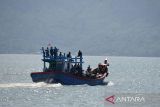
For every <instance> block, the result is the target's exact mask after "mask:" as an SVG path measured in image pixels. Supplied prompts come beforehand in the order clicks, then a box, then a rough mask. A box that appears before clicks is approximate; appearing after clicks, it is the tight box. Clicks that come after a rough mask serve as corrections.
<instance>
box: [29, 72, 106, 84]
mask: <svg viewBox="0 0 160 107" xmlns="http://www.w3.org/2000/svg"><path fill="white" fill-rule="evenodd" d="M106 75H107V74H106V73H105V74H104V75H103V76H101V77H100V78H88V77H82V76H76V75H73V74H71V73H65V72H33V73H31V77H32V80H33V82H49V83H50V82H58V83H61V84H64V85H81V84H89V85H102V84H103V83H104V82H103V80H104V79H105V77H106Z"/></svg>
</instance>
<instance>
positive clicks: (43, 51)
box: [42, 47, 45, 58]
mask: <svg viewBox="0 0 160 107" xmlns="http://www.w3.org/2000/svg"><path fill="white" fill-rule="evenodd" d="M42 53H43V58H44V57H45V51H44V47H42Z"/></svg>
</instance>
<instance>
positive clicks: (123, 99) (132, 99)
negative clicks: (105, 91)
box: [105, 95, 145, 104]
mask: <svg viewBox="0 0 160 107" xmlns="http://www.w3.org/2000/svg"><path fill="white" fill-rule="evenodd" d="M105 100H106V101H107V102H110V103H112V104H115V103H141V102H145V98H144V97H143V96H115V95H112V96H109V97H107V98H106V99H105Z"/></svg>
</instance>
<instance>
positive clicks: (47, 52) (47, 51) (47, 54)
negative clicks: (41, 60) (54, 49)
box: [45, 47, 49, 57]
mask: <svg viewBox="0 0 160 107" xmlns="http://www.w3.org/2000/svg"><path fill="white" fill-rule="evenodd" d="M45 52H46V57H49V48H48V47H47V49H46V50H45Z"/></svg>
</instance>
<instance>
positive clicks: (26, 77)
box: [0, 54, 160, 107]
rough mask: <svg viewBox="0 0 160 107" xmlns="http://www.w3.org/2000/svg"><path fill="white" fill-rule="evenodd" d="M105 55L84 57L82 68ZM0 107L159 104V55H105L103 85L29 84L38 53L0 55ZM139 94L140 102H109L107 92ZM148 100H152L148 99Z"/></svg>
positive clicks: (36, 68) (37, 64)
mask: <svg viewBox="0 0 160 107" xmlns="http://www.w3.org/2000/svg"><path fill="white" fill-rule="evenodd" d="M105 58H106V57H105V56H85V57H84V61H85V63H84V68H86V67H87V66H88V65H91V67H92V68H96V67H97V64H98V63H100V62H103V60H104V59H105ZM0 59H1V60H0V68H1V70H0V107H22V106H23V107H29V106H30V107H91V106H92V107H107V106H118V107H124V106H126V107H128V106H131V107H132V106H133V107H137V106H140V107H142V106H143V107H151V106H152V107H153V106H154V107H159V105H160V102H159V101H160V83H159V81H160V58H157V57H113V56H108V61H109V63H110V66H109V72H110V74H109V77H107V78H106V79H105V81H106V82H108V84H107V85H102V86H101V85H99V86H88V85H77V86H74V85H69V86H67V85H64V86H63V85H61V84H60V83H59V84H46V83H42V82H41V83H33V82H32V80H31V78H30V73H31V72H36V71H41V70H42V67H43V63H42V62H41V60H40V59H41V56H40V55H32V54H31V55H19V54H1V55H0ZM119 94H121V95H123V94H131V95H135V94H142V95H143V97H144V98H145V99H146V101H145V102H144V103H142V104H131V103H127V104H114V105H113V104H110V103H107V102H106V101H105V98H106V97H108V96H110V95H119ZM149 99H152V101H150V100H149Z"/></svg>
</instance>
